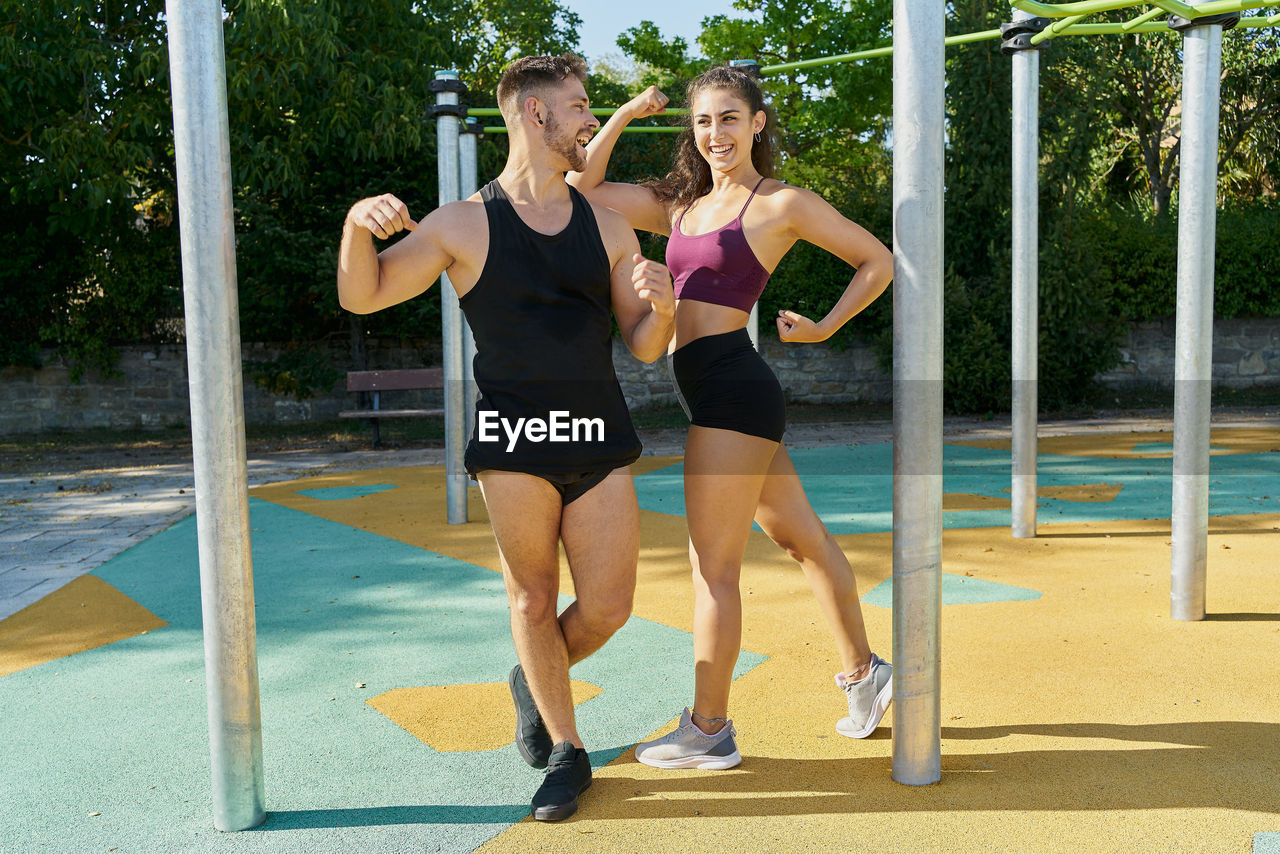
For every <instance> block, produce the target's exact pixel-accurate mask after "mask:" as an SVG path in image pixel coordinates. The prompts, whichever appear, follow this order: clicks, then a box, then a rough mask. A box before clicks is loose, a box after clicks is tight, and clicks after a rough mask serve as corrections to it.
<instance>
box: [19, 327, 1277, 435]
mask: <svg viewBox="0 0 1280 854" xmlns="http://www.w3.org/2000/svg"><path fill="white" fill-rule="evenodd" d="M1173 339H1174V321H1173V320H1172V319H1168V320H1163V321H1153V322H1150V323H1140V324H1136V325H1134V327H1133V328H1132V329H1131V330H1130V333H1129V338H1128V341H1127V342H1126V343H1125V345H1124V346H1123V347H1122V348H1121V353H1122V356H1123V359H1124V361H1123V363H1122V364H1121V365H1120V366H1119V367H1118V368H1116V369H1115V370H1113V371H1110V372H1108V373H1107V374H1105V375H1103V376H1101V377H1100V379H1101V380H1102V381H1103V382H1104V383H1105V384H1106V385H1108V386H1111V387H1113V388H1123V387H1126V386H1129V387H1133V386H1162V387H1170V386H1172V384H1173V362H1174V347H1173ZM280 353H281V351H280V349H279V348H273V347H270V346H268V345H263V344H251V345H246V346H245V348H244V350H243V358H244V360H245V362H246V365H247V364H249V363H251V362H271V361H272V360H274V359H276V358H277V357H278V356H279V355H280ZM368 353H369V367H370V369H371V370H378V369H392V368H416V367H422V366H424V365H428V364H436V363H438V360H439V346H438V344H436V343H435V342H430V341H420V342H402V341H396V342H391V341H377V340H372V341H369V342H368ZM763 353H764V357H765V360H766V361H768V362H769V364H770V365H771V366H772V367H773V369H774V371H776V372H777V374H778V379H779V380H780V381H781V383H782V387H783V389H784V390H785V391H786V394H787V399H788V400H789V401H793V402H803V403H849V402H856V401H875V402H883V401H887V400H889V399H890V394H891V383H890V379H889V376H888V375H887V374H886V373H885V372H883V371H881V370H880V368H879V365H878V363H877V360H876V356H875V354H874V353H873V352H872V350H871V346H870V344H869V343H866V342H855V344H853V345H851V346H850V347H848V348H846V349H844V350H836V349H833V348H830V347H827V346H826V345H823V344H782V343H780V342H778V341H777V340H776V338H772V339H771V340H770V339H766V341H765V342H764V345H763ZM44 356H45V363H44V367H42V368H40V369H38V370H33V369H30V368H13V367H10V368H5V369H3V370H2V371H0V435H16V434H23V433H40V432H44V431H47V430H86V429H93V428H100V427H109V428H116V429H126V430H131V429H148V428H157V427H167V426H179V425H185V424H187V423H188V421H189V418H190V414H189V404H188V399H187V372H186V350H185V349H184V348H183V347H182V346H178V345H174V346H164V347H123V348H121V349H120V360H119V363H118V364H117V370H118V371H119V373H120V374H121V375H120V376H106V375H103V374H102V373H100V372H97V371H88V372H86V374H85V376H84V377H83V378H82V380H81V381H80V382H79V383H73V382H72V381H71V377H70V371H69V370H68V367H67V365H66V364H64V363H63V362H62V360H61V359H59V358H58V357H57V356H56V355H53V354H51V353H46V354H44ZM328 360H329V363H330V364H331V365H332V366H333V367H334V369H335V370H336V371H338V372H340V373H345V372H346V371H347V370H348V368H349V366H350V363H351V357H350V354H349V351H348V349H347V347H346V345H345V343H334V344H333V345H331V346H330V349H329V351H328ZM1213 360H1214V364H1213V378H1214V382H1215V383H1218V384H1222V385H1225V386H1229V387H1235V388H1242V387H1248V386H1258V385H1280V318H1252V319H1236V320H1221V321H1218V322H1216V323H1215V325H1214V352H1213ZM614 365H615V366H616V368H617V371H618V377H619V380H620V381H621V383H622V388H623V393H624V394H625V395H626V397H627V400H628V402H629V403H630V404H631V405H632V406H633V407H642V406H646V405H660V404H669V403H671V402H672V401H674V399H675V398H674V395H673V394H672V390H671V379H670V377H669V376H668V373H667V362H666V359H665V358H662V359H659V360H658V361H657V362H655V363H653V364H651V365H645V364H642V363H641V362H639V361H637V360H636V359H635V358H633V357H632V356H631V355H630V354H629V353H628V352H627V351H626V348H625V347H624V346H623V345H622V343H621V342H620V341H615V342H614ZM244 389H245V420H246V421H247V422H249V423H254V424H262V423H273V422H275V423H281V422H291V421H311V420H328V419H332V418H336V417H337V414H338V412H339V411H340V410H343V409H350V408H354V407H355V405H356V403H357V401H356V397H355V395H353V394H349V393H348V392H347V391H346V390H345V383H344V381H343V380H342V379H341V378H340V379H338V380H337V381H336V382H335V383H334V385H333V387H332V388H331V389H329V390H328V391H327V392H325V393H322V394H318V395H316V396H315V397H312V398H310V399H307V400H295V399H294V398H293V397H291V396H289V395H276V394H271V393H269V392H267V391H265V390H264V389H263V388H261V387H259V386H258V385H257V384H255V383H254V382H253V380H252V379H251V378H249V377H246V379H245V381H244ZM394 394H395V396H394V398H392V396H391V394H390V393H389V394H388V396H387V399H386V400H384V402H383V405H384V406H395V407H411V408H419V407H438V406H440V405H441V403H440V399H441V393H440V392H439V391H438V390H436V391H424V392H397V393H394Z"/></svg>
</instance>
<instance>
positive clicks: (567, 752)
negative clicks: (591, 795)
mask: <svg viewBox="0 0 1280 854" xmlns="http://www.w3.org/2000/svg"><path fill="white" fill-rule="evenodd" d="M590 787H591V760H590V759H588V758H587V751H585V750H583V749H582V748H581V747H574V746H573V744H572V743H571V742H568V741H566V742H564V743H563V744H557V745H556V746H555V748H553V749H552V751H551V759H550V761H549V762H548V764H547V776H545V777H543V778H542V785H541V786H539V787H538V791H536V792H534V793H533V810H532V812H533V817H534V818H536V819H537V820H538V821H559V820H560V819H562V818H568V817H569V816H571V815H573V814H574V813H575V812H577V811H578V795H580V794H582V793H583V792H585V791H586V790H587V789H589V788H590Z"/></svg>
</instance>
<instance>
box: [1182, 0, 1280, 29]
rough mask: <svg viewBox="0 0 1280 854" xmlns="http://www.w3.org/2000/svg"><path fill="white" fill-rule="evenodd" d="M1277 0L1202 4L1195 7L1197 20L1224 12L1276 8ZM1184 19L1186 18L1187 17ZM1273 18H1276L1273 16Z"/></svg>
mask: <svg viewBox="0 0 1280 854" xmlns="http://www.w3.org/2000/svg"><path fill="white" fill-rule="evenodd" d="M1274 5H1275V0H1215V2H1212V3H1201V4H1200V5H1198V6H1196V7H1195V15H1194V17H1196V18H1203V17H1204V16H1206V15H1221V14H1222V13H1223V12H1243V11H1245V10H1246V9H1261V8H1262V7H1263V6H1274ZM1183 17H1186V16H1185V15H1184V16H1183ZM1271 17H1273V18H1274V17H1275V16H1274V15H1272V16H1271ZM1254 26H1257V25H1256V24H1255V25H1254Z"/></svg>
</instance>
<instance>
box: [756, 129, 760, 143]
mask: <svg viewBox="0 0 1280 854" xmlns="http://www.w3.org/2000/svg"><path fill="white" fill-rule="evenodd" d="M759 141H760V131H756V142H759Z"/></svg>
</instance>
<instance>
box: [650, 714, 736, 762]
mask: <svg viewBox="0 0 1280 854" xmlns="http://www.w3.org/2000/svg"><path fill="white" fill-rule="evenodd" d="M736 734H737V732H736V731H735V730H734V728H733V723H732V722H730V723H727V724H725V726H724V729H722V730H720V731H719V732H718V733H716V734H715V735H707V734H706V733H705V732H703V731H702V730H700V729H698V727H697V726H696V725H695V724H694V723H693V714H692V713H691V712H690V711H689V710H688V709H685V710H684V714H682V715H681V716H680V725H679V726H678V727H676V728H675V729H674V730H672V731H671V732H669V733H667V734H666V735H664V736H662V737H661V738H655V739H654V740H653V741H643V742H641V743H640V744H637V745H636V759H638V760H640V762H642V763H643V764H645V765H651V766H653V767H654V768H700V769H702V770H704V771H715V770H719V769H722V768H732V767H733V766H735V765H737V764H738V763H739V762H741V761H742V754H740V753H738V745H737V744H735V743H734V740H733V737H734V736H735V735H736Z"/></svg>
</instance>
